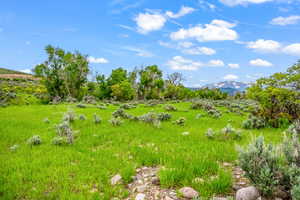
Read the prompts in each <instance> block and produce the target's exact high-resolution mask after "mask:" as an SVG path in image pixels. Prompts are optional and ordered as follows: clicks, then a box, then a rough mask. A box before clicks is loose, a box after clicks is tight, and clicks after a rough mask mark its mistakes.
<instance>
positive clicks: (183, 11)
mask: <svg viewBox="0 0 300 200" xmlns="http://www.w3.org/2000/svg"><path fill="white" fill-rule="evenodd" d="M194 11H195V9H194V8H191V7H187V6H182V7H181V8H180V10H179V12H178V13H176V14H175V13H173V12H172V11H167V12H166V15H167V16H168V17H170V18H179V17H182V16H184V15H187V14H190V13H192V12H194Z"/></svg>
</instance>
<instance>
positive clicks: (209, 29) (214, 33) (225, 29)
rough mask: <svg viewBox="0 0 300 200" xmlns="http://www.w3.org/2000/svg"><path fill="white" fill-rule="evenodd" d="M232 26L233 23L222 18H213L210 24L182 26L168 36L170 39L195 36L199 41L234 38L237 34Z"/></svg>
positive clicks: (233, 25)
mask: <svg viewBox="0 0 300 200" xmlns="http://www.w3.org/2000/svg"><path fill="white" fill-rule="evenodd" d="M233 27H235V24H232V23H229V22H226V21H223V20H213V21H212V22H211V23H210V24H205V25H204V26H201V25H197V26H195V27H192V28H188V29H184V28H182V29H180V30H179V31H177V32H173V33H171V34H170V38H171V39H172V40H184V39H188V38H195V39H196V40H198V41H200V42H205V41H222V40H236V39H237V38H238V34H237V32H235V31H234V30H232V29H231V28H233Z"/></svg>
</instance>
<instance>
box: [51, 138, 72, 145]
mask: <svg viewBox="0 0 300 200" xmlns="http://www.w3.org/2000/svg"><path fill="white" fill-rule="evenodd" d="M52 144H54V145H65V144H69V142H68V141H67V138H66V137H61V136H57V137H54V138H53V139H52Z"/></svg>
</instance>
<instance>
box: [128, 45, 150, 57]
mask: <svg viewBox="0 0 300 200" xmlns="http://www.w3.org/2000/svg"><path fill="white" fill-rule="evenodd" d="M124 49H126V50H128V51H132V52H136V55H137V56H141V57H153V54H152V53H151V52H149V51H146V50H144V49H140V48H136V47H124Z"/></svg>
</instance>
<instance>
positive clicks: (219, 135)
mask: <svg viewBox="0 0 300 200" xmlns="http://www.w3.org/2000/svg"><path fill="white" fill-rule="evenodd" d="M205 135H206V137H208V138H209V139H219V140H229V139H233V140H240V139H241V138H242V132H241V131H240V130H236V129H235V128H233V127H232V126H231V124H227V125H226V126H225V127H224V128H223V129H222V130H220V131H214V130H213V129H212V128H209V129H208V130H207V131H206V133H205Z"/></svg>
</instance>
